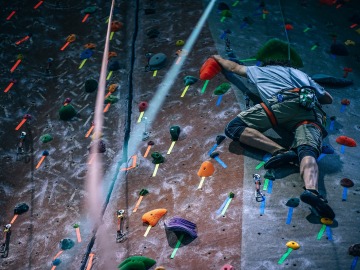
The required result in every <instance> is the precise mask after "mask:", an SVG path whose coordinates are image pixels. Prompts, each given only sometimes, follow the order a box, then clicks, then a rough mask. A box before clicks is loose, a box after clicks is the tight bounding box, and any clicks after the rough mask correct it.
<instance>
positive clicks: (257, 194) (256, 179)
mask: <svg viewBox="0 0 360 270" xmlns="http://www.w3.org/2000/svg"><path fill="white" fill-rule="evenodd" d="M253 179H254V182H255V188H256V191H255V199H256V201H257V202H262V201H264V200H265V195H264V194H262V193H261V191H260V186H261V176H260V174H253Z"/></svg>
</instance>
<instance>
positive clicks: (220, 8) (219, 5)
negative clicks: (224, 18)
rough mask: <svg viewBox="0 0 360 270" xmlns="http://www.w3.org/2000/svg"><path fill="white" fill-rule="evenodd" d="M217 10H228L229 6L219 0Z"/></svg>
mask: <svg viewBox="0 0 360 270" xmlns="http://www.w3.org/2000/svg"><path fill="white" fill-rule="evenodd" d="M217 9H218V10H230V7H229V6H228V5H227V4H226V3H224V2H220V3H219V4H218V7H217Z"/></svg>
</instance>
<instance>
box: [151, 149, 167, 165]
mask: <svg viewBox="0 0 360 270" xmlns="http://www.w3.org/2000/svg"><path fill="white" fill-rule="evenodd" d="M151 157H152V158H153V161H152V162H153V163H154V164H160V163H164V161H165V158H164V157H163V156H162V155H161V154H160V153H159V152H154V153H152V154H151Z"/></svg>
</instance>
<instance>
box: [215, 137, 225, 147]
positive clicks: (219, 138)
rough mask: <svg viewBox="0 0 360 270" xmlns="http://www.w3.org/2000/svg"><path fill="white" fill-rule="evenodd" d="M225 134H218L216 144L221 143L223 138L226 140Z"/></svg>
mask: <svg viewBox="0 0 360 270" xmlns="http://www.w3.org/2000/svg"><path fill="white" fill-rule="evenodd" d="M225 138H226V137H225V136H224V135H217V136H216V144H217V145H219V144H220V143H222V141H223V140H225Z"/></svg>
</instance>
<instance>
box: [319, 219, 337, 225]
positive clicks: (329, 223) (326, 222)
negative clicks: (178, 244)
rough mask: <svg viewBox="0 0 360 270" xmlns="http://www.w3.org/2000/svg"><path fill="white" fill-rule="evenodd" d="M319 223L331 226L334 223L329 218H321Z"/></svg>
mask: <svg viewBox="0 0 360 270" xmlns="http://www.w3.org/2000/svg"><path fill="white" fill-rule="evenodd" d="M320 222H321V223H322V224H325V225H331V224H333V223H334V222H333V221H332V220H331V219H330V218H321V219H320Z"/></svg>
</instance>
